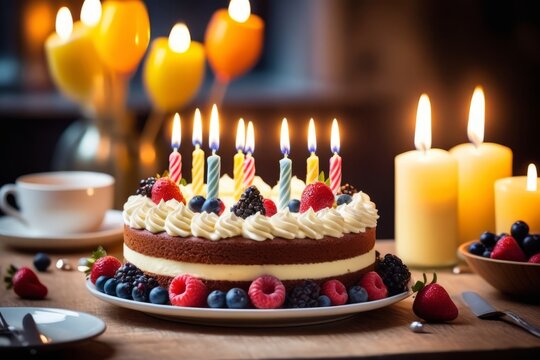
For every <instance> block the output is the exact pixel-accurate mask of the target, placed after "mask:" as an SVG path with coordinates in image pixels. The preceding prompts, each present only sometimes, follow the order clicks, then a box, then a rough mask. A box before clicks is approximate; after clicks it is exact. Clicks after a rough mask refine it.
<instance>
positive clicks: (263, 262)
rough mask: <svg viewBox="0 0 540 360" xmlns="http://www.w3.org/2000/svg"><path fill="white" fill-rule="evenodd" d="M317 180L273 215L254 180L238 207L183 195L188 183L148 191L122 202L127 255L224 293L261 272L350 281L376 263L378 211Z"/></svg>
mask: <svg viewBox="0 0 540 360" xmlns="http://www.w3.org/2000/svg"><path fill="white" fill-rule="evenodd" d="M261 181H262V180H261ZM316 184H317V185H315V184H312V185H308V186H307V187H306V189H307V188H310V187H313V188H312V189H311V190H313V191H308V192H306V191H302V192H303V194H301V196H300V195H298V196H299V197H301V199H302V203H301V204H300V201H298V200H292V201H291V203H290V204H289V207H286V208H285V209H282V210H280V211H277V212H276V213H274V211H272V210H271V209H268V208H267V200H265V199H264V198H263V196H262V195H261V193H260V192H259V190H258V188H257V187H256V186H253V187H250V188H248V189H247V190H246V192H245V193H244V194H243V195H242V197H241V198H240V200H239V201H238V202H237V203H234V204H233V206H225V205H224V203H223V202H222V201H219V200H216V201H214V205H213V206H212V204H209V205H208V206H207V203H208V202H209V201H208V200H205V199H204V198H202V197H201V196H199V197H192V198H191V199H184V195H186V194H187V193H189V191H188V190H186V189H184V191H183V192H182V191H181V190H180V188H179V190H178V193H180V194H181V195H180V196H174V195H173V196H162V197H161V198H160V194H158V196H155V195H156V194H152V193H151V191H150V189H148V191H144V189H143V191H139V193H138V194H137V195H133V196H130V197H129V199H128V200H127V202H126V203H125V205H124V212H123V216H124V222H125V227H124V258H125V259H126V261H128V262H130V263H132V264H133V265H135V266H136V267H138V268H139V269H141V270H142V271H143V272H144V273H146V274H148V275H150V276H152V277H154V278H156V279H157V280H158V281H159V283H160V284H161V285H162V286H165V287H166V286H168V284H169V282H170V281H171V280H172V279H173V278H174V277H175V276H177V275H179V274H189V275H192V276H194V277H197V278H199V279H201V280H202V281H203V282H204V283H205V284H206V285H207V287H208V289H210V290H213V289H219V290H223V291H226V290H228V289H230V288H233V287H240V288H243V289H247V288H248V287H249V285H250V284H251V282H252V281H253V280H254V279H256V278H257V277H259V276H261V275H273V276H275V277H276V278H278V279H280V280H281V281H282V282H283V284H284V285H285V286H286V287H287V289H290V288H292V287H293V286H294V285H296V284H297V283H299V282H301V281H303V280H313V281H315V282H317V283H319V284H321V283H323V282H324V281H326V280H329V279H337V280H340V281H341V282H343V284H344V285H345V286H347V287H348V286H351V285H353V284H355V283H356V282H357V281H358V279H360V278H361V275H362V274H364V273H367V272H369V271H371V270H373V268H374V263H375V250H374V245H375V229H376V225H377V219H378V214H377V209H376V207H375V204H374V203H373V202H372V201H371V200H370V198H369V196H368V195H367V194H365V193H363V192H358V193H355V194H353V195H352V196H351V195H346V196H343V197H341V198H338V201H337V203H336V199H335V198H334V195H333V194H331V199H330V201H328V200H321V199H320V198H319V197H323V198H324V194H322V195H319V193H320V192H325V191H328V190H329V188H328V187H327V186H326V185H324V184H322V183H316ZM174 186H177V185H174ZM299 186H300V185H298V184H297V186H296V187H297V188H298V187H299ZM301 186H302V187H303V186H304V185H303V184H302V185H301ZM319 187H320V189H318V188H319ZM325 188H326V189H325ZM267 189H268V191H267V196H272V194H271V191H272V188H271V187H269V186H268V187H267ZM327 189H328V190H327ZM296 191H297V192H299V190H298V189H296ZM302 192H300V193H302ZM165 193H167V192H165ZM173 193H175V192H174V191H173ZM306 193H307V195H306ZM293 195H294V189H293ZM220 196H221V195H220ZM187 197H189V195H187ZM327 197H328V196H327ZM339 199H341V201H339ZM325 201H326V204H325ZM272 204H273V203H272ZM311 204H313V205H312V206H308V205H311ZM274 208H275V207H274Z"/></svg>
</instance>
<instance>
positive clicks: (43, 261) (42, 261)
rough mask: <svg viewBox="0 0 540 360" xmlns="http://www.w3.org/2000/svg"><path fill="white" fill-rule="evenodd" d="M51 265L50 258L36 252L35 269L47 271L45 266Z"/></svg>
mask: <svg viewBox="0 0 540 360" xmlns="http://www.w3.org/2000/svg"><path fill="white" fill-rule="evenodd" d="M50 265H51V258H50V257H49V255H47V254H45V253H41V252H40V253H37V254H36V256H34V267H35V268H36V269H37V271H47V268H48V267H49V266H50Z"/></svg>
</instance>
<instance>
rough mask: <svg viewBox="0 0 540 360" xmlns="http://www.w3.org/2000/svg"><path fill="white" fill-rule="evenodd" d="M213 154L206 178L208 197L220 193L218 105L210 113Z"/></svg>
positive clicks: (210, 136) (212, 197) (209, 139)
mask: <svg viewBox="0 0 540 360" xmlns="http://www.w3.org/2000/svg"><path fill="white" fill-rule="evenodd" d="M208 142H209V143H210V149H211V150H212V155H210V156H209V157H208V167H207V169H208V170H207V175H206V176H207V178H206V198H207V199H217V198H218V196H219V195H218V194H219V175H220V173H221V158H220V157H219V155H217V154H216V152H217V151H218V149H219V117H218V111H217V106H216V104H214V105H213V106H212V113H211V114H210V135H209V137H208Z"/></svg>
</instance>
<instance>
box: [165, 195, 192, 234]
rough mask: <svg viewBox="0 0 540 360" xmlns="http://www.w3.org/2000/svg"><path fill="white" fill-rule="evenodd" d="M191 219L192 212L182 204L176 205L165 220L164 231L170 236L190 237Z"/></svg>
mask: <svg viewBox="0 0 540 360" xmlns="http://www.w3.org/2000/svg"><path fill="white" fill-rule="evenodd" d="M192 218H193V212H192V211H191V210H190V209H189V208H188V207H187V206H185V205H184V204H182V203H178V207H177V208H176V209H175V210H173V211H172V212H170V213H169V215H167V218H166V219H165V231H166V232H167V234H169V235H171V236H182V237H188V236H191V219H192Z"/></svg>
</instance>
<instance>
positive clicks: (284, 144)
mask: <svg viewBox="0 0 540 360" xmlns="http://www.w3.org/2000/svg"><path fill="white" fill-rule="evenodd" d="M279 145H280V147H281V153H282V154H283V155H289V152H290V151H291V143H290V141H289V123H288V122H287V118H283V120H282V121H281V137H280V140H279Z"/></svg>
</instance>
